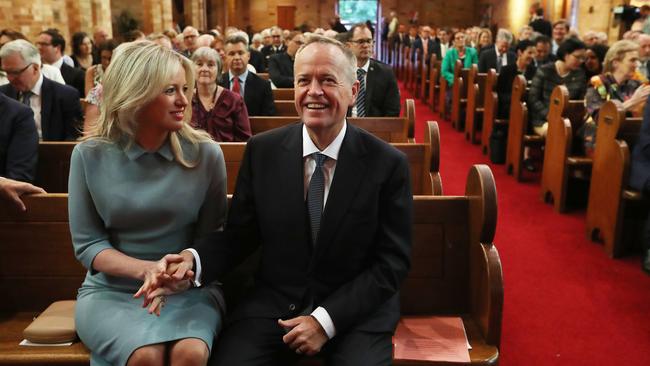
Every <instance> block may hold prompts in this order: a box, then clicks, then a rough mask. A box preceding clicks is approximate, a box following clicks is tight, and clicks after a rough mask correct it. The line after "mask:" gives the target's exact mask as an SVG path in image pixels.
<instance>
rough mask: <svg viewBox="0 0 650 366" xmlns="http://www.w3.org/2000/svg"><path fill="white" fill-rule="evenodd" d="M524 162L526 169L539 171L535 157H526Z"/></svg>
mask: <svg viewBox="0 0 650 366" xmlns="http://www.w3.org/2000/svg"><path fill="white" fill-rule="evenodd" d="M522 164H523V165H524V169H526V170H528V171H529V172H535V171H537V167H535V163H533V159H531V158H528V159H524V161H523V162H522Z"/></svg>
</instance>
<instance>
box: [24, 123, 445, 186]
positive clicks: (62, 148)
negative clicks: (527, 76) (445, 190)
mask: <svg viewBox="0 0 650 366" xmlns="http://www.w3.org/2000/svg"><path fill="white" fill-rule="evenodd" d="M349 121H350V123H352V124H355V125H357V126H359V127H362V128H364V129H366V130H368V131H369V132H371V133H373V134H376V135H377V136H378V137H380V138H382V139H384V140H385V141H386V142H390V143H392V144H393V145H394V146H395V147H396V148H397V149H399V150H400V151H402V152H403V153H404V154H406V156H407V159H408V161H409V165H410V167H411V184H412V190H413V193H414V194H421V195H431V194H435V195H441V194H442V181H441V179H440V173H439V167H440V134H439V131H438V125H437V123H436V122H428V123H427V125H426V131H425V139H424V142H422V143H414V142H409V139H408V135H407V133H408V125H409V119H408V118H389V117H381V118H368V117H365V118H350V119H349ZM296 122H297V121H296V119H295V118H283V117H251V126H254V127H253V132H254V134H257V133H262V132H264V131H268V130H270V129H273V128H278V127H282V126H285V125H288V124H292V123H296ZM75 145H76V143H75V142H41V143H40V144H39V157H40V159H39V163H38V170H37V181H36V184H37V185H39V186H40V187H43V188H44V189H45V190H46V191H47V192H51V193H67V191H68V173H69V171H70V156H71V154H72V150H73V148H74V146H75ZM220 146H221V150H222V151H223V154H224V160H225V162H226V169H227V177H228V193H234V190H235V183H236V179H237V173H238V171H239V167H240V165H241V161H242V159H243V157H244V150H245V148H246V143H245V142H222V143H220Z"/></svg>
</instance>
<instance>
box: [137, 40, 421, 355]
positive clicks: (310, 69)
mask: <svg viewBox="0 0 650 366" xmlns="http://www.w3.org/2000/svg"><path fill="white" fill-rule="evenodd" d="M355 70H356V60H355V57H354V55H353V54H352V53H351V52H350V50H349V49H347V48H345V47H344V46H343V44H341V43H340V42H338V41H335V40H332V39H329V38H325V37H320V36H313V37H310V39H309V40H308V41H307V43H306V44H305V45H304V46H303V47H302V48H301V49H300V51H299V52H298V54H297V57H296V62H295V76H296V95H295V104H296V109H297V110H298V113H299V115H300V118H301V119H302V122H301V123H296V124H293V125H289V126H286V127H281V128H278V129H275V130H272V131H269V132H266V133H263V134H259V135H256V136H253V137H252V138H251V139H250V140H249V142H248V144H247V147H246V151H245V153H244V159H243V161H242V165H241V168H240V171H239V176H238V178H237V186H236V189H235V194H234V196H233V199H232V204H231V209H230V212H229V213H228V222H227V225H226V227H225V229H224V231H223V232H216V233H214V234H213V236H212V237H209V238H206V240H203V241H200V242H199V243H197V245H196V246H195V247H194V248H193V249H190V250H185V251H183V252H181V255H180V256H176V257H169V256H168V257H166V258H167V259H170V260H174V261H177V260H179V259H180V258H178V257H181V258H182V263H181V265H180V266H179V270H178V271H177V272H175V273H174V276H175V278H184V277H185V274H186V270H188V269H195V270H196V272H197V273H196V279H197V280H200V281H202V282H203V283H206V284H207V283H210V282H211V281H213V280H215V279H217V278H222V276H223V274H224V273H226V272H228V271H229V270H230V269H231V268H233V266H235V265H236V264H237V263H239V262H240V261H241V260H242V259H243V258H245V257H246V256H248V255H249V254H250V253H252V252H253V251H254V250H255V249H256V248H258V247H260V246H261V247H262V250H261V258H260V263H259V268H258V270H257V274H256V281H255V285H254V287H253V289H252V290H251V291H250V293H249V294H248V296H247V297H245V299H244V300H243V301H242V302H241V303H240V304H239V305H238V306H237V307H236V308H235V309H233V310H232V311H231V312H230V314H229V317H228V319H227V324H226V326H225V328H224V329H223V331H222V333H221V334H220V336H219V339H218V340H217V344H216V345H215V347H214V350H215V353H214V355H213V357H212V360H211V364H213V365H238V366H240V365H287V364H293V363H295V362H296V361H297V360H298V359H300V358H301V357H303V356H305V355H306V356H312V355H315V354H318V353H320V354H321V355H322V357H323V359H324V360H325V362H326V364H328V365H343V366H345V365H390V364H391V361H392V344H391V343H392V342H391V337H392V333H393V331H394V330H395V327H396V325H397V322H398V320H399V316H400V315H399V314H400V307H399V287H400V284H401V282H402V281H403V279H404V278H405V277H406V274H407V272H408V270H409V267H410V254H411V253H410V252H411V216H412V199H413V198H412V195H411V190H410V186H411V183H410V180H409V179H410V178H409V176H410V174H409V168H408V162H407V160H406V156H405V155H404V154H403V153H401V152H399V151H398V150H396V149H395V148H394V147H392V146H391V145H389V144H387V143H385V142H383V141H381V140H380V139H378V138H376V137H375V136H373V135H371V134H369V133H367V132H365V131H363V130H361V129H359V128H357V127H355V126H353V125H351V124H348V123H347V122H346V118H345V115H346V111H347V110H348V108H349V107H350V106H352V105H353V104H354V100H355V97H356V95H357V92H358V89H359V83H358V81H357V80H356V75H355V74H356V71H355ZM194 262H196V266H195V265H194ZM160 263H161V264H163V265H166V263H168V262H165V260H161V262H160ZM199 272H200V273H199ZM145 285H148V284H145ZM158 290H161V289H158ZM158 290H156V291H153V292H150V293H149V296H148V297H147V298H148V299H153V300H155V296H156V295H157V294H159V293H160V292H157V291H158Z"/></svg>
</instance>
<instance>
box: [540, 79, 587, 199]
mask: <svg viewBox="0 0 650 366" xmlns="http://www.w3.org/2000/svg"><path fill="white" fill-rule="evenodd" d="M550 103H551V105H550V106H549V111H548V132H547V135H546V143H545V149H544V168H543V170H542V182H541V197H542V200H544V201H547V202H548V201H552V202H553V207H554V208H555V210H556V211H558V212H563V211H564V210H565V209H566V198H567V184H568V178H569V170H570V169H572V168H579V167H584V166H591V159H587V158H584V156H582V157H579V156H577V155H575V153H576V150H577V148H580V147H581V146H580V145H581V144H580V139H579V137H577V136H576V131H578V129H579V128H580V127H581V126H582V125H583V124H584V116H585V106H584V101H583V100H576V101H573V100H569V90H568V89H567V88H566V87H565V86H564V85H558V86H556V87H555V89H553V93H552V94H551V102H550Z"/></svg>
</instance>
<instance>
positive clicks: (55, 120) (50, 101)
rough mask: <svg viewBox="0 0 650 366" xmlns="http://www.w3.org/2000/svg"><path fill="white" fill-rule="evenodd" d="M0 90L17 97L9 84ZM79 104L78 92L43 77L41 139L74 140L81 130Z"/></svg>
mask: <svg viewBox="0 0 650 366" xmlns="http://www.w3.org/2000/svg"><path fill="white" fill-rule="evenodd" d="M0 92H2V93H3V94H5V95H6V96H8V97H9V98H12V99H16V100H17V99H18V91H17V90H16V89H14V87H13V86H11V84H6V85H3V86H0ZM82 118H83V116H82V113H81V104H80V103H79V93H78V92H77V90H75V89H74V88H72V87H71V86H68V85H62V84H59V83H57V82H55V81H52V80H50V79H48V78H46V77H43V86H42V87H41V132H42V138H43V141H64V140H74V139H76V138H77V137H78V136H79V135H80V132H81V121H82Z"/></svg>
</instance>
